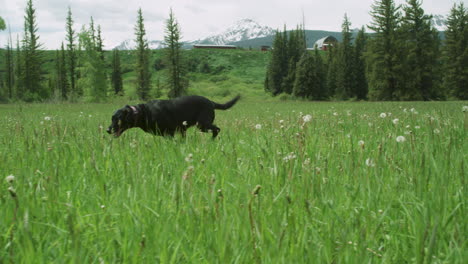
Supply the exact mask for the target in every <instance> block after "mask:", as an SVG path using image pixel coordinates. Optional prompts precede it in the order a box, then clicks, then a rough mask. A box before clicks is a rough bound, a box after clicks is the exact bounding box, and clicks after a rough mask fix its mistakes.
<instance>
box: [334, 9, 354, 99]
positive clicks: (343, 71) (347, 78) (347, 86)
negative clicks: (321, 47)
mask: <svg viewBox="0 0 468 264" xmlns="http://www.w3.org/2000/svg"><path fill="white" fill-rule="evenodd" d="M350 26H351V22H350V21H349V19H348V16H347V15H346V14H345V16H344V20H343V24H342V26H341V28H342V31H341V35H342V38H343V41H342V42H341V43H340V45H339V46H338V50H337V65H336V67H337V69H336V88H337V89H336V91H335V92H336V96H337V97H338V98H339V99H344V100H346V99H349V98H351V97H353V96H355V95H354V94H353V87H355V85H354V83H353V82H354V80H355V78H354V65H353V47H352V43H351V41H352V34H351V31H350Z"/></svg>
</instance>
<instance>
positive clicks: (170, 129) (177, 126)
mask: <svg viewBox="0 0 468 264" xmlns="http://www.w3.org/2000/svg"><path fill="white" fill-rule="evenodd" d="M239 98H240V96H239V95H238V96H236V97H235V98H234V99H232V100H231V101H229V102H227V103H225V104H218V103H215V102H212V101H210V100H209V99H207V98H205V97H202V96H183V97H179V98H176V99H173V100H154V101H151V102H149V103H146V104H139V105H136V106H129V105H126V106H125V107H123V108H120V109H119V110H117V111H116V112H115V113H114V115H113V116H112V124H111V125H110V126H109V128H108V129H107V133H109V134H114V136H115V137H119V136H120V135H122V133H123V132H124V131H125V130H127V129H129V128H132V127H139V128H141V129H143V130H144V131H145V132H148V133H152V134H155V135H161V136H174V134H175V132H176V131H180V132H181V133H182V135H184V136H185V131H186V130H187V128H189V127H191V126H194V125H197V127H198V128H199V129H200V130H201V131H203V132H208V131H209V130H211V131H212V132H213V138H215V137H216V136H217V135H218V133H219V131H220V129H219V127H217V126H215V125H213V121H214V118H215V111H214V110H215V109H221V110H226V109H229V108H231V107H232V106H233V105H234V104H235V103H236V102H237V100H239Z"/></svg>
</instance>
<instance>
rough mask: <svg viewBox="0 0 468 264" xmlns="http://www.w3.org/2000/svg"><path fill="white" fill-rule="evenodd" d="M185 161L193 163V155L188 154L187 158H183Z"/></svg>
mask: <svg viewBox="0 0 468 264" xmlns="http://www.w3.org/2000/svg"><path fill="white" fill-rule="evenodd" d="M185 161H186V162H192V161H193V154H192V153H189V154H188V155H187V157H185Z"/></svg>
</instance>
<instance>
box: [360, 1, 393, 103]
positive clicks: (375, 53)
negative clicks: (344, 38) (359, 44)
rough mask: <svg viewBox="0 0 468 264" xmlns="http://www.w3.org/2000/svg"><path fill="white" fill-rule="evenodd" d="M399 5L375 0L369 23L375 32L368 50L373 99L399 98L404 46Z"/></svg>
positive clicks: (370, 96)
mask: <svg viewBox="0 0 468 264" xmlns="http://www.w3.org/2000/svg"><path fill="white" fill-rule="evenodd" d="M399 9H400V7H399V6H395V3H394V1H393V0H376V1H375V2H374V4H373V5H372V11H371V16H372V21H371V24H370V25H369V26H368V28H369V29H371V30H373V31H374V32H375V34H374V35H373V38H372V39H370V40H369V45H368V50H367V53H366V63H367V66H368V73H367V76H368V81H369V98H370V99H372V100H398V99H399V95H398V94H399V91H398V90H399V85H400V84H401V72H400V71H399V69H398V66H399V65H400V63H401V61H400V53H399V51H400V50H401V47H400V46H399V45H400V44H399V43H398V35H397V30H398V28H399V24H400V20H401V15H400V12H399Z"/></svg>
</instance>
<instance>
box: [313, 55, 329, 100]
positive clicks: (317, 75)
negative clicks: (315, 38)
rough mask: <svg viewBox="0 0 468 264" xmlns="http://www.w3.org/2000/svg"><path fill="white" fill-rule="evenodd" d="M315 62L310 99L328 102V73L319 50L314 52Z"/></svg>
mask: <svg viewBox="0 0 468 264" xmlns="http://www.w3.org/2000/svg"><path fill="white" fill-rule="evenodd" d="M314 62H315V65H314V66H315V67H314V82H313V86H312V90H311V93H310V96H309V98H311V99H313V100H326V99H327V94H328V93H327V83H326V82H327V81H326V75H327V72H326V67H325V63H324V62H323V59H322V55H320V52H319V50H318V48H316V49H315V51H314Z"/></svg>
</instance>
